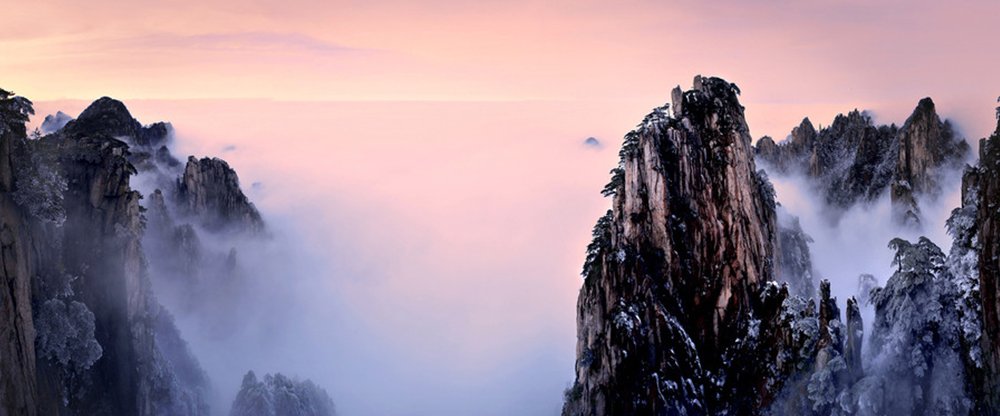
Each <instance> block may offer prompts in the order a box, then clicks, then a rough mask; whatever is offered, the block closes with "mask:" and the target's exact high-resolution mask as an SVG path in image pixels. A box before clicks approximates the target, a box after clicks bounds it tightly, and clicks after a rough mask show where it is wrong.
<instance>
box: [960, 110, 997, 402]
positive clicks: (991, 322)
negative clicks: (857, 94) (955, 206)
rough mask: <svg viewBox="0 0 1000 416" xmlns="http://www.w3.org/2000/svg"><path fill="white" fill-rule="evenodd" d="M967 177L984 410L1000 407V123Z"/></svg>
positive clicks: (982, 142) (980, 397)
mask: <svg viewBox="0 0 1000 416" xmlns="http://www.w3.org/2000/svg"><path fill="white" fill-rule="evenodd" d="M966 178H967V180H968V181H969V182H974V183H975V185H977V186H975V188H974V189H977V190H978V192H977V193H976V195H974V201H975V202H976V206H977V210H976V217H975V218H976V220H975V233H976V235H977V236H978V241H979V244H980V247H979V249H980V250H979V253H978V254H979V256H978V260H979V261H978V268H977V271H978V274H979V280H978V283H979V287H978V289H979V291H980V293H981V297H982V328H983V333H982V339H981V346H982V358H983V362H982V365H983V368H982V369H981V370H980V374H981V375H982V377H981V378H982V379H981V380H979V381H980V382H981V384H980V385H979V386H977V387H978V388H977V393H978V397H977V399H978V400H980V401H982V403H983V405H982V406H981V407H982V409H1000V205H998V201H1000V123H998V125H997V130H996V132H994V133H993V135H992V136H990V137H989V138H987V139H983V140H980V142H979V167H978V170H977V171H975V172H974V173H973V174H972V175H966ZM970 185H972V183H970ZM970 187H971V186H970ZM982 414H987V413H985V412H982Z"/></svg>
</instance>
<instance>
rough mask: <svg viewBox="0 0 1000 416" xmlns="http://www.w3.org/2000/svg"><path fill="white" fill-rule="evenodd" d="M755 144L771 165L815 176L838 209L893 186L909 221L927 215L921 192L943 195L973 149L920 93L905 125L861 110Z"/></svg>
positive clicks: (898, 211) (902, 218)
mask: <svg viewBox="0 0 1000 416" xmlns="http://www.w3.org/2000/svg"><path fill="white" fill-rule="evenodd" d="M755 150H756V155H757V157H758V159H760V160H761V161H762V165H763V166H764V167H766V168H767V169H769V170H773V171H774V172H775V173H779V174H788V173H793V174H803V175H805V176H807V177H808V178H810V180H811V182H812V183H813V185H814V186H815V187H816V189H817V191H818V192H819V193H820V194H821V195H823V197H824V198H825V199H826V202H827V203H828V204H829V205H830V207H831V208H834V209H837V210H842V209H845V208H848V207H850V206H853V205H855V204H859V203H860V204H864V203H871V202H872V201H874V200H875V199H877V198H878V197H879V196H881V195H883V194H884V193H885V192H887V191H888V192H889V194H890V197H891V201H892V204H893V207H894V211H895V214H894V217H895V219H896V221H898V222H901V223H908V224H917V223H919V222H920V218H921V215H920V207H919V204H918V199H919V198H920V197H923V196H927V197H930V198H936V197H938V196H939V194H940V192H941V182H942V180H944V175H945V174H946V173H948V172H951V171H955V170H957V169H958V168H960V167H961V164H962V163H964V162H965V160H966V158H967V157H968V154H969V146H968V144H967V143H966V142H965V140H964V139H962V138H961V137H959V136H958V135H957V134H956V133H955V131H954V129H953V128H952V126H951V123H949V122H948V121H942V120H941V118H940V117H939V116H938V115H937V112H936V108H935V106H934V102H933V101H932V100H931V99H930V98H924V99H922V100H920V102H919V103H918V105H917V107H916V109H914V110H913V113H912V114H911V115H910V117H909V118H907V119H906V121H905V122H904V123H903V126H902V127H896V125H888V126H886V125H882V126H877V125H875V123H874V122H873V121H872V119H871V117H870V116H869V115H868V114H866V113H863V112H859V111H857V110H854V111H852V112H850V113H848V114H847V115H843V114H841V115H838V116H837V117H836V118H835V119H834V120H833V123H832V124H831V125H830V126H829V127H826V128H823V129H820V130H818V131H817V130H816V129H815V128H814V127H813V125H812V122H810V121H809V119H808V118H807V119H804V120H803V121H802V123H801V124H800V125H799V126H798V127H796V128H794V129H792V133H791V135H790V136H789V137H788V139H786V140H785V141H782V142H780V143H776V142H775V141H774V140H773V139H771V138H770V137H764V138H761V139H760V140H759V141H758V142H757V145H756V149H755Z"/></svg>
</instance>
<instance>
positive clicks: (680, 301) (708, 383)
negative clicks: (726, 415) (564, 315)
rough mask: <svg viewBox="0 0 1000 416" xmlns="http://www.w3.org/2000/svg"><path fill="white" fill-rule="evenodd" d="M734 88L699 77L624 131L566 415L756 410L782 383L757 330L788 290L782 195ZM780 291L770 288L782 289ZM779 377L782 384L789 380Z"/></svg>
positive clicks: (594, 251)
mask: <svg viewBox="0 0 1000 416" xmlns="http://www.w3.org/2000/svg"><path fill="white" fill-rule="evenodd" d="M737 94H738V89H737V88H736V87H735V85H733V84H730V83H728V82H726V81H724V80H722V79H718V78H702V77H696V78H695V81H694V88H693V89H691V90H689V91H681V90H680V88H677V89H675V90H674V92H673V116H672V117H671V116H670V115H668V110H667V106H664V107H661V108H657V109H655V110H653V112H652V113H651V114H649V115H648V116H646V118H645V119H644V120H643V122H642V123H641V124H639V125H638V127H637V128H636V129H635V130H634V131H632V132H630V133H628V134H627V135H626V136H625V143H624V146H623V148H622V151H621V163H620V165H619V167H618V168H616V169H615V170H614V171H613V177H612V182H611V183H610V184H609V185H608V186H607V187H606V188H605V191H604V193H605V194H606V195H614V199H613V203H612V205H613V208H612V210H610V211H609V212H608V214H607V215H606V216H604V217H603V218H601V219H600V220H599V221H598V223H597V226H596V227H595V229H594V242H593V243H592V244H591V245H590V247H589V248H588V250H589V253H588V259H587V262H586V264H585V266H584V277H585V280H584V283H583V287H582V288H581V290H580V295H579V300H578V306H577V307H578V315H577V325H578V344H577V357H578V360H577V365H576V381H575V383H574V385H573V387H572V388H571V389H570V390H569V391H567V401H566V404H565V407H564V410H563V414H564V415H624V414H674V413H675V412H678V413H679V412H687V413H688V414H705V413H716V412H723V411H731V412H732V414H751V413H753V410H752V409H760V408H762V406H763V405H764V402H766V401H767V400H769V399H770V397H771V396H772V394H771V393H773V392H772V391H771V390H773V389H776V387H775V386H774V385H773V384H772V383H769V382H767V381H766V380H768V376H769V375H770V373H769V371H770V370H769V369H768V368H766V366H765V364H763V363H764V362H765V361H768V360H761V359H760V358H754V359H748V358H749V357H750V356H754V355H758V354H760V355H765V356H766V354H767V352H766V351H762V350H759V349H758V348H760V345H773V344H775V343H770V342H760V343H758V342H757V338H758V337H765V336H771V335H773V328H772V322H774V321H776V320H777V311H778V310H779V309H780V304H781V300H782V299H783V298H784V297H785V296H787V290H785V289H782V290H780V291H776V290H771V291H770V292H769V293H770V295H766V294H762V290H763V288H764V287H765V283H767V282H768V281H770V280H772V277H773V270H772V267H773V266H772V264H773V261H772V260H773V255H774V246H775V240H776V231H775V227H776V220H775V204H774V199H773V194H772V192H773V191H772V190H771V189H770V184H769V183H768V182H767V180H766V178H764V177H761V176H759V174H758V173H757V171H756V168H755V166H754V161H753V148H752V146H751V144H750V142H751V138H750V133H749V130H748V128H747V124H746V121H745V119H744V115H743V107H742V106H741V105H740V103H739V101H738V99H737ZM772 289H773V287H772ZM779 384H780V383H779Z"/></svg>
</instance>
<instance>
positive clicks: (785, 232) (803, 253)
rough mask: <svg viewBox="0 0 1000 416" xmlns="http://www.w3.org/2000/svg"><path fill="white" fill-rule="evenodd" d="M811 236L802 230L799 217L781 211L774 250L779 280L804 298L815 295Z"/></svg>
mask: <svg viewBox="0 0 1000 416" xmlns="http://www.w3.org/2000/svg"><path fill="white" fill-rule="evenodd" d="M812 242H813V239H812V237H810V236H809V235H808V234H806V233H805V231H803V230H802V226H801V225H800V224H799V219H798V218H797V217H795V216H792V215H790V214H788V213H786V212H784V211H783V210H779V211H778V239H777V246H776V254H775V263H776V265H777V266H776V267H775V274H776V280H777V281H779V282H783V283H787V284H788V290H789V293H791V294H792V295H795V296H800V297H803V298H811V297H813V295H815V291H816V289H815V284H814V283H813V281H814V276H815V275H816V271H815V270H814V269H813V265H812V255H811V254H810V251H809V244H811V243H812Z"/></svg>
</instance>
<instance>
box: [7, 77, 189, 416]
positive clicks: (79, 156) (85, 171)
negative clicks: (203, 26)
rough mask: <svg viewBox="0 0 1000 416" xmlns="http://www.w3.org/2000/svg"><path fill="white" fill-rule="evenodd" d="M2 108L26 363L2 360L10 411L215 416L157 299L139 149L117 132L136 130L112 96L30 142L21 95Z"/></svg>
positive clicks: (16, 309)
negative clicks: (136, 161) (134, 159)
mask: <svg viewBox="0 0 1000 416" xmlns="http://www.w3.org/2000/svg"><path fill="white" fill-rule="evenodd" d="M0 102H2V103H3V107H5V111H4V112H3V113H2V114H0V121H2V123H0V124H2V125H3V126H4V128H3V129H2V133H3V134H2V135H0V140H2V142H0V149H3V153H4V154H3V157H2V158H0V172H2V173H3V175H2V179H3V181H2V184H3V189H2V190H0V191H2V195H0V210H2V221H3V230H2V233H0V237H2V243H3V260H4V275H5V279H7V280H8V281H9V285H8V286H6V287H10V288H12V289H13V292H11V293H8V295H9V296H6V297H5V305H7V304H8V303H12V304H11V305H9V307H5V308H4V309H3V310H2V311H0V316H2V317H3V319H4V320H8V321H10V324H9V325H4V331H8V334H7V336H5V337H4V338H3V340H4V341H3V342H2V348H4V351H9V348H10V347H12V346H15V347H16V352H14V353H12V354H10V355H7V354H6V353H5V354H4V357H10V358H13V357H18V358H17V360H16V362H11V361H7V360H5V361H0V364H2V365H3V366H4V368H5V371H4V376H3V377H0V385H2V386H3V391H4V392H5V394H4V395H3V396H0V397H2V398H0V405H2V407H0V413H5V414H27V415H31V414H46V415H48V414H92V415H121V414H141V415H153V414H192V415H198V414H206V413H207V407H206V406H205V404H204V399H203V391H204V388H206V387H207V382H206V380H205V378H204V375H203V374H202V373H201V370H200V369H199V367H198V364H197V361H195V360H194V358H193V357H192V356H191V355H190V353H189V352H188V351H187V346H186V344H184V342H183V340H181V339H180V337H179V334H178V333H177V331H176V329H175V328H174V327H173V323H172V320H171V318H170V317H169V315H168V314H166V312H165V311H163V309H162V307H161V306H160V305H159V304H158V302H157V301H156V299H155V296H153V294H152V289H151V286H150V282H149V278H148V275H147V269H146V260H145V255H144V252H143V248H142V244H141V239H142V235H143V217H142V215H141V210H140V206H139V200H140V198H141V196H140V194H139V193H138V192H136V191H135V190H134V189H132V187H131V184H130V179H131V178H132V177H133V175H134V174H135V173H136V171H135V168H134V167H133V165H132V164H131V163H130V162H129V160H128V155H129V151H128V145H127V144H126V143H125V142H123V141H121V140H118V139H116V138H114V137H112V136H111V135H110V134H112V133H115V134H117V133H121V132H126V131H128V132H131V131H135V129H133V127H134V126H133V125H131V124H130V123H123V120H124V119H123V118H122V117H120V114H113V111H112V110H115V108H114V103H112V102H109V101H107V100H101V101H99V103H98V104H95V106H92V107H93V108H91V109H88V110H90V111H85V112H84V113H83V114H81V116H80V118H79V119H77V120H75V121H71V122H69V123H68V124H67V125H66V126H65V127H63V128H62V129H59V130H57V131H56V133H53V134H50V135H48V136H44V137H41V138H38V139H36V140H29V139H28V138H27V137H26V135H25V132H24V124H23V123H24V121H25V119H24V117H19V116H18V115H17V111H10V110H9V109H8V108H10V107H12V105H13V104H18V102H17V101H16V97H15V98H12V97H11V96H10V95H5V96H3V97H0ZM20 104H21V108H20V112H21V113H22V114H26V113H28V112H29V110H30V103H28V104H29V105H28V106H27V107H26V108H25V106H24V102H21V103H20ZM104 109H110V110H108V111H104ZM28 316H30V319H28ZM11 341H16V342H11ZM8 369H9V370H10V371H9V372H8Z"/></svg>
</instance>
